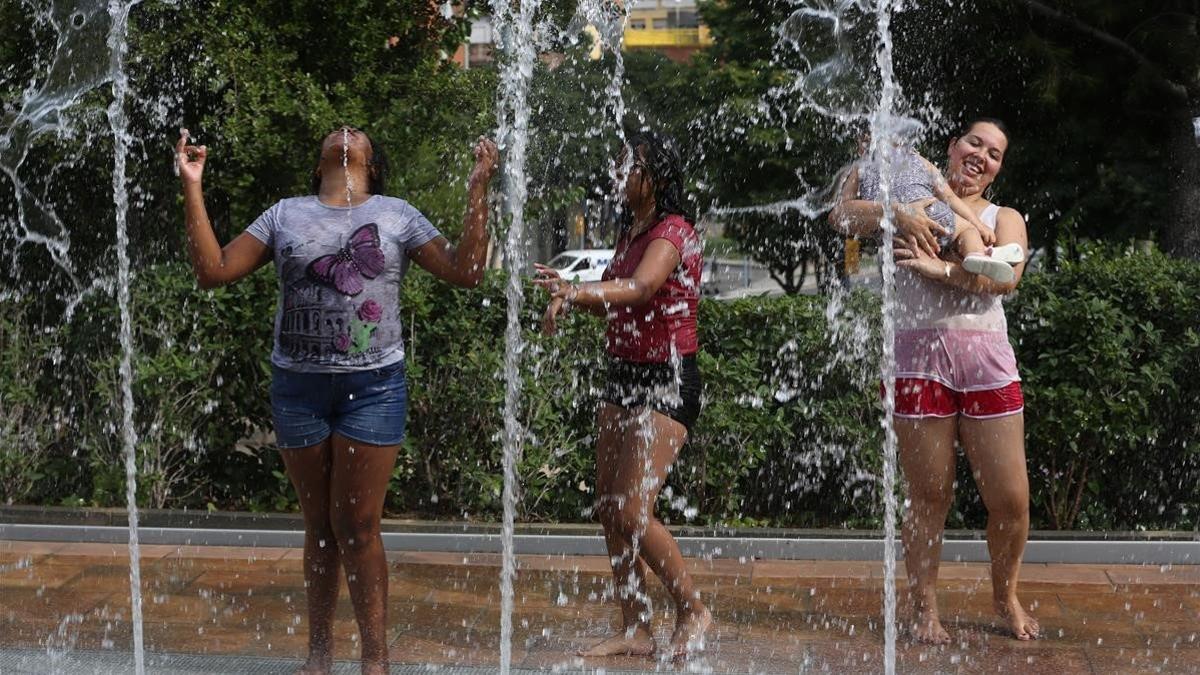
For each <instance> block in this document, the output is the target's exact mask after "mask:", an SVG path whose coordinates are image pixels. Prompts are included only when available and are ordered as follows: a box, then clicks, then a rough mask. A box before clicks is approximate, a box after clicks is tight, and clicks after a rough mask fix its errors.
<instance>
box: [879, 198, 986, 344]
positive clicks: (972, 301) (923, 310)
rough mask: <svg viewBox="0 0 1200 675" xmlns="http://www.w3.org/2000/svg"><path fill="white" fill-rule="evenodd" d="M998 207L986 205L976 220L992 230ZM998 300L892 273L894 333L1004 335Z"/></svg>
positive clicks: (905, 272) (916, 276)
mask: <svg viewBox="0 0 1200 675" xmlns="http://www.w3.org/2000/svg"><path fill="white" fill-rule="evenodd" d="M999 213H1000V207H999V206H996V205H995V204H988V205H987V208H985V209H984V210H983V213H980V214H979V219H980V220H981V221H983V224H984V225H987V226H988V227H990V228H992V229H993V230H995V229H996V215H997V214H999ZM1001 297H1002V296H999V295H993V294H991V293H970V292H968V291H964V290H962V289H960V288H957V287H955V286H951V285H949V284H944V283H942V282H941V281H934V280H932V279H927V278H925V277H923V276H921V275H920V274H917V273H916V272H913V271H911V270H907V269H904V268H899V269H897V270H896V314H895V315H896V330H913V329H922V328H951V329H962V330H986V331H1003V332H1005V333H1007V332H1008V321H1007V320H1006V319H1005V318H1004V307H1003V305H1002V304H1001V302H1000V299H1001Z"/></svg>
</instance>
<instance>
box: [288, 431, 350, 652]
mask: <svg viewBox="0 0 1200 675" xmlns="http://www.w3.org/2000/svg"><path fill="white" fill-rule="evenodd" d="M331 447H332V444H331V442H330V439H328V438H326V439H325V440H324V441H321V442H320V443H318V444H317V445H313V446H309V447H306V448H295V449H289V450H282V451H280V455H281V456H282V457H283V464H284V466H285V467H286V468H287V474H288V478H290V479H291V481H292V486H293V487H295V488H296V494H297V495H299V497H300V509H301V510H302V511H303V513H304V586H305V595H306V597H307V600H308V660H307V662H306V663H305V664H304V666H303V667H301V668H300V670H299V671H297V673H298V675H324V674H325V673H329V672H330V671H331V669H332V668H333V615H334V611H335V610H336V608H337V597H338V590H339V589H338V584H339V582H340V580H339V579H338V564H339V563H340V562H341V557H340V556H339V554H338V547H337V542H336V541H335V540H334V535H333V525H331V524H330V522H329V494H330V490H329V485H330V457H331Z"/></svg>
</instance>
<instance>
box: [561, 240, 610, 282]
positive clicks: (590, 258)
mask: <svg viewBox="0 0 1200 675" xmlns="http://www.w3.org/2000/svg"><path fill="white" fill-rule="evenodd" d="M612 257H613V250H612V249H610V248H586V249H575V250H571V251H563V252H562V253H559V254H558V255H556V256H554V257H553V258H552V259H551V260H550V262H548V263H546V266H547V267H553V268H554V269H556V270H558V273H559V274H560V275H561V276H562V278H564V279H567V280H568V281H600V275H602V274H604V269H605V268H606V267H608V263H609V262H611V261H612Z"/></svg>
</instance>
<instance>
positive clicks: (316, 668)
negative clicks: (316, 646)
mask: <svg viewBox="0 0 1200 675" xmlns="http://www.w3.org/2000/svg"><path fill="white" fill-rule="evenodd" d="M332 672H333V655H332V654H325V655H313V654H309V656H308V660H307V661H305V662H304V665H302V666H300V670H297V671H296V675H329V673H332Z"/></svg>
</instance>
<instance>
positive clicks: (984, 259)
mask: <svg viewBox="0 0 1200 675" xmlns="http://www.w3.org/2000/svg"><path fill="white" fill-rule="evenodd" d="M962 266H963V269H964V270H966V271H968V272H970V273H971V274H982V275H983V276H985V277H987V278H989V279H991V280H992V281H995V282H997V283H1001V284H1007V283H1008V282H1010V281H1012V280H1013V277H1014V276H1016V273H1014V272H1013V268H1012V265H1009V264H1008V263H1006V262H1004V261H1003V260H997V259H996V258H993V257H991V256H988V255H984V254H982V253H971V254H968V255H967V257H965V258H963V262H962Z"/></svg>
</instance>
